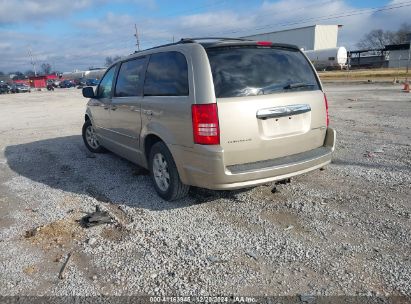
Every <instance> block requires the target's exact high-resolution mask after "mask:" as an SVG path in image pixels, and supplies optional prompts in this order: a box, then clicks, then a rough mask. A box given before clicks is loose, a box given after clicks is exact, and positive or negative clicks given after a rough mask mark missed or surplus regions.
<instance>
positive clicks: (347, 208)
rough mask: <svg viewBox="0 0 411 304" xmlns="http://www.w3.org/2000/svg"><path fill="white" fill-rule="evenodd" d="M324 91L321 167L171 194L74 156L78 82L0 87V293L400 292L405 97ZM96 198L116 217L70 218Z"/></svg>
mask: <svg viewBox="0 0 411 304" xmlns="http://www.w3.org/2000/svg"><path fill="white" fill-rule="evenodd" d="M326 91H327V94H328V99H329V104H330V118H331V124H332V126H333V127H335V128H336V129H337V132H338V133H337V134H338V145H337V150H336V153H335V156H334V161H333V163H332V164H331V165H329V166H328V167H327V168H326V170H323V171H319V170H318V171H315V172H312V173H310V174H307V175H303V176H300V177H297V178H294V179H293V180H292V182H291V184H287V185H280V186H277V189H278V191H277V192H275V193H272V191H271V190H272V188H273V187H274V185H273V184H269V185H265V186H260V187H256V188H253V189H247V190H243V191H235V192H217V191H209V190H203V189H192V190H191V191H190V195H189V197H188V198H187V199H185V200H182V201H179V202H176V203H168V202H165V201H163V200H161V199H160V198H158V197H157V196H156V194H155V192H154V188H153V186H152V185H151V182H150V180H149V177H148V176H147V175H146V174H145V172H144V171H142V170H140V169H139V168H137V167H136V166H135V165H133V164H131V163H129V162H128V161H126V160H124V159H121V158H119V157H117V156H116V155H113V154H111V153H107V154H99V155H90V154H89V153H87V151H86V149H85V147H84V145H83V142H82V139H81V137H80V129H81V126H82V122H83V121H82V119H83V113H84V110H85V104H86V100H85V99H83V98H82V97H81V96H80V94H81V92H80V90H76V89H65V90H64V89H62V90H56V91H55V92H50V93H49V92H33V93H31V94H15V95H1V96H0V105H1V108H2V110H1V114H0V294H1V295H98V294H108V295H217V294H223V295H231V294H235V295H252V296H259V295H297V294H311V295H385V296H387V295H411V261H410V256H411V219H410V212H411V200H410V199H409V198H410V196H411V195H410V194H411V191H410V188H411V187H410V184H411V176H410V171H411V170H410V169H411V153H410V152H411V144H410V143H411V140H410V138H411V133H410V127H411V122H410V117H411V110H410V106H411V95H410V94H405V93H402V92H401V90H400V86H399V85H395V86H394V85H383V84H378V85H376V84H349V85H348V84H347V85H344V84H338V85H336V84H328V85H326ZM95 205H99V206H101V208H102V209H103V210H106V211H108V212H109V213H110V214H111V215H112V216H113V217H114V219H115V222H114V223H113V224H107V225H102V226H98V227H92V228H89V229H85V228H82V226H81V225H80V223H79V220H80V219H81V217H83V216H84V214H85V212H91V211H93V210H94V208H95ZM36 227H40V228H39V229H37V233H35V234H34V235H31V236H30V235H26V231H29V230H31V229H34V228H36ZM69 252H72V258H71V259H70V260H69V262H68V264H67V268H66V271H65V273H64V279H59V278H58V275H59V272H60V269H61V267H62V265H63V263H64V262H65V261H66V258H67V255H68V253H69Z"/></svg>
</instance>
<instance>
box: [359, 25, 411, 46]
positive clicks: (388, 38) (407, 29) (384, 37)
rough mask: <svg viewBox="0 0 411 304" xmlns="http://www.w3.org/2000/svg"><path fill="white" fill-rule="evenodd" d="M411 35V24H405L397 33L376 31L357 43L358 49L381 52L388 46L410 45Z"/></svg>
mask: <svg viewBox="0 0 411 304" xmlns="http://www.w3.org/2000/svg"><path fill="white" fill-rule="evenodd" d="M410 33H411V24H409V23H403V24H401V26H400V27H399V29H398V30H397V31H386V30H383V29H375V30H372V31H371V32H369V33H367V34H365V35H364V37H363V38H362V39H361V40H360V41H359V42H358V43H357V47H358V48H360V49H365V50H380V49H384V48H385V46H386V45H390V44H403V43H410V40H409V39H410V38H409V37H408V34H410Z"/></svg>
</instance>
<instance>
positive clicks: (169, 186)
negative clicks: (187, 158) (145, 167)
mask: <svg viewBox="0 0 411 304" xmlns="http://www.w3.org/2000/svg"><path fill="white" fill-rule="evenodd" d="M149 168H150V176H151V179H152V181H153V184H154V188H155V189H156V192H157V193H158V195H159V196H160V197H161V198H163V199H165V200H166V201H174V200H178V199H181V198H183V197H185V196H187V194H188V190H189V189H190V186H188V185H184V184H183V183H182V182H181V180H180V176H179V174H178V171H177V167H176V164H175V162H174V159H173V156H172V155H171V153H170V151H169V150H168V148H167V146H166V145H165V144H164V143H163V142H157V143H156V144H154V145H153V147H152V148H151V150H150V155H149Z"/></svg>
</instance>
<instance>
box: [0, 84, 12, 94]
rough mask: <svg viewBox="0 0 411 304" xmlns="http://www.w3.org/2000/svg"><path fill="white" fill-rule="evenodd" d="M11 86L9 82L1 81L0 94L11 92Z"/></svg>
mask: <svg viewBox="0 0 411 304" xmlns="http://www.w3.org/2000/svg"><path fill="white" fill-rule="evenodd" d="M10 89H11V88H10V86H9V85H8V84H7V83H0V94H8V93H10Z"/></svg>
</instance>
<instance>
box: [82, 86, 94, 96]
mask: <svg viewBox="0 0 411 304" xmlns="http://www.w3.org/2000/svg"><path fill="white" fill-rule="evenodd" d="M83 96H84V97H86V98H95V97H96V95H94V90H93V88H92V87H85V88H83Z"/></svg>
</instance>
